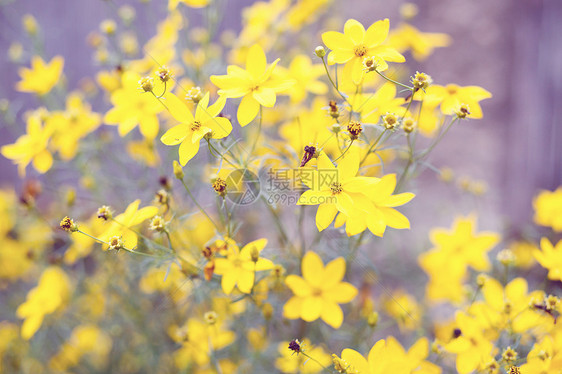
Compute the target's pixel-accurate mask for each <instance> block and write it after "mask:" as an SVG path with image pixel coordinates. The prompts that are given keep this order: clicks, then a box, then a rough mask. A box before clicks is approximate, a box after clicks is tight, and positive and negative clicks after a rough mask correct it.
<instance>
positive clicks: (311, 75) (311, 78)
mask: <svg viewBox="0 0 562 374" xmlns="http://www.w3.org/2000/svg"><path fill="white" fill-rule="evenodd" d="M277 70H279V71H280V72H281V73H282V74H285V75H286V76H287V77H288V78H289V79H293V80H294V81H295V85H294V86H293V87H291V88H290V89H289V90H288V91H287V94H288V95H289V96H290V98H291V102H293V103H299V102H301V101H303V100H304V99H306V94H307V92H310V93H313V94H315V95H324V94H325V93H327V92H328V86H326V84H325V83H324V82H322V81H320V80H318V78H320V77H321V76H323V75H324V74H326V73H325V71H324V67H323V66H322V65H321V64H313V63H312V61H311V60H310V57H308V56H306V55H297V56H295V57H294V58H293V60H292V61H291V64H290V65H289V69H285V68H282V67H279V66H278V67H277V68H276V71H277ZM273 75H274V76H276V74H275V72H274V73H273Z"/></svg>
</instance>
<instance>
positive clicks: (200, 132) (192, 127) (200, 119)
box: [160, 93, 232, 166]
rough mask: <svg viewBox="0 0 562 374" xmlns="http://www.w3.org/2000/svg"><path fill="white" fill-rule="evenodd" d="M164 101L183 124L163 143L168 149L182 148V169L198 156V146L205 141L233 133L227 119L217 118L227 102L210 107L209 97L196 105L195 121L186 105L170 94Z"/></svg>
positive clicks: (172, 130)
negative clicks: (178, 145) (176, 146)
mask: <svg viewBox="0 0 562 374" xmlns="http://www.w3.org/2000/svg"><path fill="white" fill-rule="evenodd" d="M164 97H165V103H166V106H167V107H168V109H169V111H170V113H171V114H172V116H173V117H174V118H175V119H176V121H179V122H181V123H180V124H179V125H176V126H174V127H172V128H171V129H169V130H168V131H166V133H165V134H164V135H162V137H161V138H160V140H161V141H162V143H164V144H166V145H177V144H180V147H179V158H180V164H181V165H182V166H185V164H187V162H188V161H189V160H191V159H192V158H193V157H194V156H195V155H196V154H197V152H198V151H199V142H200V140H201V139H202V138H203V137H209V138H212V139H222V138H224V137H226V136H227V135H228V134H230V132H231V131H232V124H231V123H230V120H228V118H225V117H217V116H218V115H219V114H220V112H221V110H222V109H223V108H224V105H225V103H226V98H224V97H220V98H219V99H218V100H217V101H216V102H215V103H214V104H213V105H211V106H209V94H208V93H207V94H206V95H205V96H204V97H203V99H201V101H199V103H197V109H196V110H195V117H194V116H193V115H192V114H191V111H190V110H189V108H188V107H187V105H186V104H185V103H183V102H182V101H181V100H180V99H179V98H178V97H177V96H175V95H174V94H172V93H168V94H166V95H165V96H164Z"/></svg>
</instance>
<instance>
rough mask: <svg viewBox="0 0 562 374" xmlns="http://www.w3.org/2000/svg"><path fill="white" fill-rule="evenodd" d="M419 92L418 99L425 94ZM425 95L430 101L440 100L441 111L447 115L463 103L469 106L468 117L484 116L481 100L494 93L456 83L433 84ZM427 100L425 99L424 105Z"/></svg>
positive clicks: (454, 111) (455, 110) (453, 112)
mask: <svg viewBox="0 0 562 374" xmlns="http://www.w3.org/2000/svg"><path fill="white" fill-rule="evenodd" d="M419 92H422V93H419ZM418 93H419V96H418V95H416V96H415V98H416V99H418V98H419V97H421V96H422V95H423V91H421V90H420V91H418ZM425 95H426V98H427V99H428V101H429V102H435V101H437V102H440V103H441V112H442V113H443V114H446V115H451V114H455V113H456V112H457V111H458V110H459V108H460V107H461V105H463V106H468V110H469V112H470V113H468V114H467V117H468V118H482V108H481V107H480V104H479V102H480V101H482V100H484V99H489V98H491V97H492V94H491V93H490V92H488V91H486V90H485V89H483V88H482V87H478V86H465V87H461V86H459V85H456V84H448V85H446V86H440V85H437V84H433V85H431V86H429V87H428V88H427V89H426V94H425ZM425 101H426V100H425V99H424V105H425Z"/></svg>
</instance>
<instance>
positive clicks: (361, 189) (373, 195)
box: [297, 147, 414, 236]
mask: <svg viewBox="0 0 562 374" xmlns="http://www.w3.org/2000/svg"><path fill="white" fill-rule="evenodd" d="M358 170H359V153H358V150H357V149H356V148H355V147H352V148H351V149H350V150H349V151H348V152H347V154H346V155H345V157H344V158H343V159H342V160H341V162H340V163H339V164H338V166H337V167H334V165H333V164H332V162H331V161H330V159H329V158H328V156H326V154H325V153H323V152H322V153H320V155H319V156H318V169H317V170H311V169H301V172H300V176H301V180H302V181H303V183H304V184H305V185H307V186H308V187H309V188H310V190H307V191H305V192H304V193H303V194H302V195H301V197H300V198H299V200H298V202H297V204H298V205H319V206H318V211H317V212H316V227H317V228H318V230H319V231H322V230H324V229H326V228H327V227H328V226H330V224H331V223H332V221H333V220H334V218H336V215H337V214H338V212H339V213H340V215H339V216H338V218H337V220H336V224H335V226H336V227H340V226H342V225H343V224H344V223H345V224H346V233H347V235H348V236H353V235H356V234H358V233H360V232H362V231H364V230H365V229H367V228H368V229H369V230H370V231H371V232H372V233H373V234H374V235H377V236H383V234H384V232H385V230H386V227H387V226H390V227H394V228H397V229H405V228H409V227H410V222H409V221H408V219H407V218H406V217H405V216H404V215H403V214H402V213H400V212H398V211H397V210H395V209H394V207H396V206H400V205H403V204H406V203H407V202H408V201H410V200H411V199H412V198H414V194H412V193H402V194H398V195H392V193H393V191H394V188H395V187H396V176H395V175H394V174H390V175H386V176H384V177H383V178H374V177H362V176H356V174H357V172H358Z"/></svg>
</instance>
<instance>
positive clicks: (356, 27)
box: [343, 19, 365, 45]
mask: <svg viewBox="0 0 562 374" xmlns="http://www.w3.org/2000/svg"><path fill="white" fill-rule="evenodd" d="M343 32H344V34H345V36H347V37H349V38H350V39H351V41H352V42H353V44H355V45H357V44H362V43H363V40H364V39H365V28H364V27H363V25H362V24H361V23H360V22H358V21H356V20H354V19H349V20H347V21H346V22H345V25H344V26H343Z"/></svg>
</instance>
